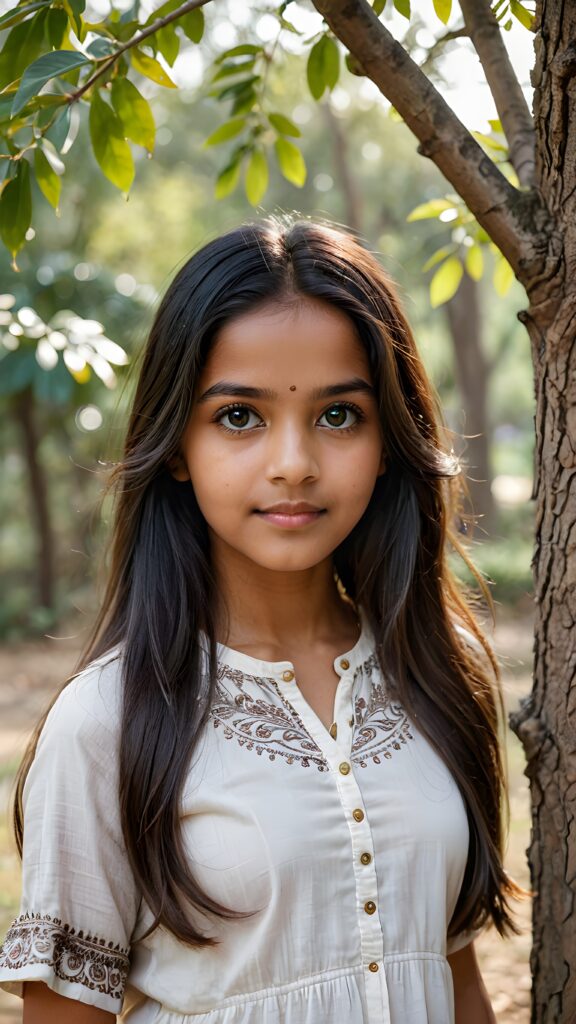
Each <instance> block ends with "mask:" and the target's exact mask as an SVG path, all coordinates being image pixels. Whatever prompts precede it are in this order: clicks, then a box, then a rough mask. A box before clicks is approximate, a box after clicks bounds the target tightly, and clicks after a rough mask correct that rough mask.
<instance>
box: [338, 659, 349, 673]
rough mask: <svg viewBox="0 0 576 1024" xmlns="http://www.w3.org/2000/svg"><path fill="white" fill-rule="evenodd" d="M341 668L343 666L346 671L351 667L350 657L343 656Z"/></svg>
mask: <svg viewBox="0 0 576 1024" xmlns="http://www.w3.org/2000/svg"><path fill="white" fill-rule="evenodd" d="M340 668H343V669H344V671H346V669H347V668H350V662H349V661H348V658H342V659H341V661H340Z"/></svg>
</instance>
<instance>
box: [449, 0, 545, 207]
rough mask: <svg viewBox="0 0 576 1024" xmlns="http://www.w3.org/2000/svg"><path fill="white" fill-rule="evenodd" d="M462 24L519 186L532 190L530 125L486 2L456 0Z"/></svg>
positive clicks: (533, 165) (533, 163) (533, 166)
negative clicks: (485, 82) (505, 140)
mask: <svg viewBox="0 0 576 1024" xmlns="http://www.w3.org/2000/svg"><path fill="white" fill-rule="evenodd" d="M460 8H461V10H462V15H463V17H464V24H465V25H466V29H467V31H468V35H469V36H470V39H471V40H472V44H473V46H474V49H475V50H476V53H477V54H478V57H479V58H480V63H481V65H482V67H483V69H484V74H485V75H486V81H487V82H488V85H489V87H490V92H491V93H492V96H493V97H494V103H495V104H496V110H497V111H498V117H499V118H500V121H501V123H502V128H503V130H504V134H505V136H506V138H507V140H508V146H509V148H510V163H511V164H512V166H513V168H514V170H515V171H516V174H517V175H518V180H519V181H520V184H521V185H526V186H528V187H530V188H531V187H532V186H533V185H534V180H535V171H536V142H535V132H534V122H533V120H532V115H531V113H530V110H529V109H528V104H527V102H526V99H525V96H524V93H523V92H522V89H521V87H520V83H519V81H518V79H517V77H516V74H515V72H514V68H513V67H512V63H511V61H510V57H509V56H508V50H507V49H506V47H505V45H504V41H503V39H502V31H501V29H500V26H499V24H498V22H497V20H496V18H495V16H494V14H493V13H492V10H491V8H490V3H489V0H460Z"/></svg>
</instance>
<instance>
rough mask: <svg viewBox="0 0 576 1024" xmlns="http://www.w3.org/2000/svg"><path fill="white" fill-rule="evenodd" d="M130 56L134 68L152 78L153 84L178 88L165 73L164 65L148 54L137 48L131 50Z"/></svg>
mask: <svg viewBox="0 0 576 1024" xmlns="http://www.w3.org/2000/svg"><path fill="white" fill-rule="evenodd" d="M130 56H131V60H132V66H133V67H134V68H135V69H136V71H139V72H140V74H141V75H144V76H145V77H146V78H150V79H151V81H152V82H157V83H158V85H164V86H165V87H166V88H167V89H176V88H177V87H176V85H175V84H174V82H173V81H172V79H171V78H170V77H169V75H167V74H166V72H165V71H164V68H163V67H162V65H161V64H159V63H158V61H157V60H155V59H154V57H149V56H148V54H147V53H143V52H142V50H139V49H138V47H137V46H135V47H134V48H133V49H131V50H130Z"/></svg>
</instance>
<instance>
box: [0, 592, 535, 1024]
mask: <svg viewBox="0 0 576 1024" xmlns="http://www.w3.org/2000/svg"><path fill="white" fill-rule="evenodd" d="M497 618H498V623H497V628H496V631H495V634H494V637H493V640H494V644H495V647H496V650H497V652H498V654H499V656H500V660H501V665H502V673H503V691H504V701H505V706H506V709H507V711H511V710H514V709H515V708H516V707H517V706H518V701H519V699H520V698H521V697H522V696H524V695H525V694H527V693H528V692H529V691H530V688H531V662H532V610H531V606H530V604H529V602H527V605H526V607H525V608H523V609H522V608H518V609H516V610H515V611H514V612H510V611H508V610H506V609H504V608H500V609H498V614H497ZM79 648H80V641H79V639H78V637H74V636H73V637H67V638H62V639H50V640H48V639H45V640H42V641H36V642H34V643H19V644H13V645H7V646H4V647H3V648H0V936H1V937H3V936H4V933H5V931H6V928H7V927H8V925H9V924H10V922H11V920H12V919H13V917H14V916H15V915H16V914H17V912H18V900H19V866H18V859H17V856H16V851H15V847H14V843H13V840H12V838H11V835H10V830H9V823H8V820H7V815H6V813H5V809H6V807H7V805H8V800H9V795H10V790H11V785H12V780H13V774H14V770H15V767H16V765H17V763H18V759H19V757H20V755H21V753H22V750H23V747H24V745H25V742H26V739H27V737H28V735H29V732H30V730H31V727H32V725H33V724H34V722H35V720H36V719H37V717H38V716H39V714H40V713H41V711H42V710H43V709H44V707H45V706H46V705H47V703H48V702H49V700H50V698H51V696H52V695H53V693H54V691H55V689H56V688H57V687H58V686H59V684H60V683H61V682H62V680H63V679H64V678H65V677H66V675H67V674H68V673H69V672H71V671H72V669H73V667H74V664H75V661H76V658H77V656H78V652H79ZM507 758H508V772H509V790H510V833H509V840H508V848H507V854H506V861H505V866H506V869H507V871H508V872H509V873H510V874H511V875H512V876H513V877H514V878H515V879H516V881H518V882H519V883H520V884H521V885H522V886H524V887H525V888H529V875H528V868H527V864H526V848H527V846H528V842H529V837H530V821H529V794H528V783H527V780H526V778H525V777H524V775H523V764H524V759H523V753H522V749H521V746H520V744H519V742H518V740H517V739H516V737H515V736H514V735H513V734H512V733H511V732H510V730H508V736H507ZM530 915H531V907H530V901H529V900H526V901H524V902H523V903H519V904H516V920H517V923H518V924H519V926H520V927H521V928H522V933H521V934H520V935H519V936H515V937H513V938H511V939H507V940H502V939H501V938H500V937H499V936H498V934H497V933H496V932H495V931H494V930H493V929H491V930H489V931H487V932H486V933H484V934H483V935H482V936H480V938H479V939H478V940H477V942H476V948H477V952H478V959H479V962H480V966H481V970H482V975H483V978H484V982H485V984H486V988H487V990H488V993H489V995H490V997H491V1000H492V1005H493V1007H494V1012H495V1014H496V1016H497V1019H498V1021H499V1024H528V1021H529V1004H530V969H529V956H530V944H531V939H530ZM0 941H1V939H0ZM21 1020H22V1016H21V1003H20V1000H19V999H16V998H15V997H12V996H9V995H7V994H6V993H4V992H1V991H0V1024H17V1022H18V1024H19V1022H21Z"/></svg>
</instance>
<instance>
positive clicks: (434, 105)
mask: <svg viewBox="0 0 576 1024" xmlns="http://www.w3.org/2000/svg"><path fill="white" fill-rule="evenodd" d="M313 3H314V6H315V7H316V10H317V11H319V12H320V14H322V15H323V17H324V19H325V20H326V22H327V23H328V25H329V26H330V28H331V29H332V31H333V32H334V34H335V35H336V37H337V38H338V39H340V40H341V42H342V43H344V45H345V46H346V47H347V48H348V49H349V50H350V53H351V54H352V55H353V57H354V58H356V60H357V61H358V62H359V63H360V64H361V66H362V68H363V69H364V72H365V73H366V75H367V76H368V77H369V78H371V79H372V81H373V82H374V83H375V85H377V86H378V88H379V90H380V92H381V93H382V94H383V95H384V96H386V98H387V99H389V100H390V102H391V103H392V104H393V106H394V107H395V108H396V110H397V111H398V112H399V114H400V115H401V116H402V117H403V119H404V121H405V122H406V124H407V125H408V127H409V128H410V129H411V130H412V132H413V133H414V135H415V136H416V137H417V138H418V139H419V140H420V145H419V147H418V150H419V152H420V153H421V154H422V155H423V156H428V157H430V158H431V159H432V160H433V161H434V163H435V164H436V166H437V167H438V168H439V169H440V170H441V171H442V173H443V175H444V176H445V178H447V179H448V181H449V182H450V183H451V185H453V187H454V188H455V189H456V191H457V192H458V194H459V195H460V196H461V197H462V199H463V200H464V202H465V203H466V205H467V206H468V208H469V209H470V210H471V212H472V213H473V214H474V216H475V217H476V219H477V220H478V222H479V223H480V224H481V225H482V227H483V228H484V229H485V230H486V231H487V233H488V234H489V235H490V237H491V238H492V239H493V241H494V242H495V243H496V245H497V246H498V248H499V249H500V250H501V252H502V253H503V254H504V256H505V257H506V259H507V260H508V261H509V262H510V264H511V265H512V267H513V268H514V271H515V272H518V271H519V270H520V269H525V266H524V267H523V265H525V264H526V263H529V262H530V261H531V259H532V257H533V254H534V235H535V233H538V232H541V231H542V230H544V229H545V226H546V225H547V223H548V219H549V218H548V215H547V211H546V210H545V208H544V207H543V204H542V200H541V199H540V198H539V196H538V195H537V193H536V192H535V191H532V192H520V191H518V190H517V189H515V188H514V186H513V185H511V184H510V182H509V181H507V179H506V178H505V177H504V175H503V174H502V173H501V171H499V169H498V167H497V166H496V164H495V163H494V162H493V161H492V160H490V158H489V157H488V156H487V155H486V153H485V152H484V150H483V149H482V148H481V147H480V146H479V145H478V143H477V142H476V140H475V139H474V138H473V136H472V135H471V134H470V132H469V131H468V129H467V128H465V126H464V125H463V124H462V122H461V121H460V120H459V119H458V118H457V117H456V114H455V113H454V111H453V110H451V108H450V107H449V106H448V104H447V103H446V102H445V100H444V99H443V98H442V96H441V95H440V93H439V92H438V91H437V90H436V89H435V88H434V86H433V85H432V83H431V82H430V81H429V80H428V79H427V78H426V76H425V75H424V74H423V73H422V72H421V71H420V68H419V67H418V65H417V64H416V63H415V62H414V61H413V60H412V58H411V57H410V56H409V55H408V54H407V53H406V51H405V50H404V48H403V47H402V46H401V45H400V43H398V42H397V41H396V40H395V39H394V37H393V36H392V35H391V34H390V32H388V30H387V29H386V28H385V27H384V25H383V24H382V23H381V22H380V21H379V19H378V18H377V17H376V15H375V14H374V11H373V10H372V8H371V7H370V5H369V4H368V3H367V2H366V0H346V2H345V3H342V2H341V0H313Z"/></svg>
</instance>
